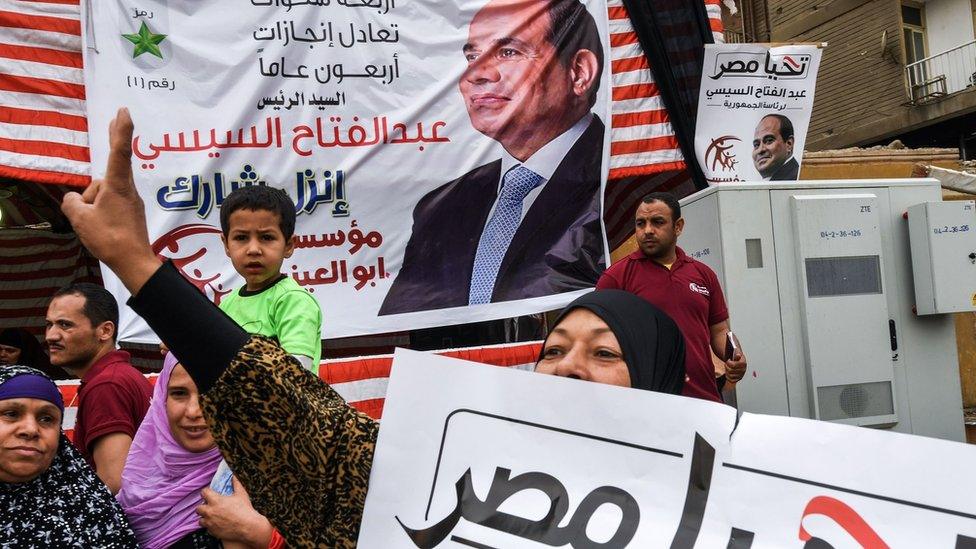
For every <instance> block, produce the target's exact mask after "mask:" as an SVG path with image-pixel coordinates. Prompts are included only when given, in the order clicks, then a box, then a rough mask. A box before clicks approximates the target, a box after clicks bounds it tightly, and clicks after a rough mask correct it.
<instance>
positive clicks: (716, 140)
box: [695, 44, 825, 185]
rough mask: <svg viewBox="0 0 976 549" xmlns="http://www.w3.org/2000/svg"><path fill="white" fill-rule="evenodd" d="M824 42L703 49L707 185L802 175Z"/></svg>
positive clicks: (701, 143)
mask: <svg viewBox="0 0 976 549" xmlns="http://www.w3.org/2000/svg"><path fill="white" fill-rule="evenodd" d="M824 46H825V44H793V45H786V46H773V45H769V44H708V45H706V46H705V61H704V68H703V70H702V85H701V92H700V95H699V98H698V123H697V128H696V131H695V152H696V154H697V156H698V162H699V163H700V164H701V167H702V171H703V172H704V173H705V178H706V180H707V181H708V183H709V185H717V184H720V183H731V182H736V181H796V180H797V179H799V175H800V164H801V163H802V162H803V146H804V145H805V144H806V137H807V129H808V128H809V127H810V115H811V113H812V112H813V95H814V90H815V89H816V84H817V72H818V70H819V68H820V56H821V53H822V48H823V47H824Z"/></svg>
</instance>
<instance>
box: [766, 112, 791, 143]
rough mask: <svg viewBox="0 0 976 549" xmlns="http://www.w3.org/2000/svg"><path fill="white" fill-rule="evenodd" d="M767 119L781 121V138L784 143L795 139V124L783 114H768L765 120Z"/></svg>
mask: <svg viewBox="0 0 976 549" xmlns="http://www.w3.org/2000/svg"><path fill="white" fill-rule="evenodd" d="M767 118H775V119H776V120H779V136H780V137H782V138H783V141H786V140H787V139H789V138H791V137H793V123H792V122H790V119H789V118H786V117H785V116H783V115H782V114H767V115H766V116H764V117H763V120H765V119H767Z"/></svg>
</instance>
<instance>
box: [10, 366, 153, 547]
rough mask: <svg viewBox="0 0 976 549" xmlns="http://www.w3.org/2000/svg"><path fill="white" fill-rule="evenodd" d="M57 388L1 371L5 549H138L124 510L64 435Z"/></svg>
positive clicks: (42, 379)
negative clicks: (23, 548) (70, 548)
mask: <svg viewBox="0 0 976 549" xmlns="http://www.w3.org/2000/svg"><path fill="white" fill-rule="evenodd" d="M63 415H64V401H63V400H62V398H61V393H60V392H59V391H58V387H57V385H55V384H54V382H53V381H51V379H50V378H49V377H47V376H46V375H44V374H43V373H41V372H40V371H39V370H35V369H33V368H28V367H27V366H16V365H15V366H5V367H3V368H0V509H2V512H0V547H25V548H33V547H37V548H41V547H102V548H109V549H116V548H129V547H138V544H137V543H136V538H135V535H134V534H133V533H132V530H131V529H130V528H129V524H128V523H127V522H126V520H125V515H124V514H123V513H122V508H121V507H119V504H118V503H116V501H115V498H113V497H112V494H111V493H109V491H108V488H106V487H105V485H104V484H102V481H101V480H99V479H98V477H97V476H95V472H94V471H92V469H91V467H89V466H88V464H87V463H85V460H84V458H82V457H81V454H79V453H78V451H77V450H75V447H74V446H73V445H72V444H71V442H70V441H68V439H67V438H66V437H65V436H64V433H63V432H62V431H61V420H62V417H63Z"/></svg>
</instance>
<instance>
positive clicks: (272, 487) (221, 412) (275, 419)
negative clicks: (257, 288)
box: [202, 336, 379, 547]
mask: <svg viewBox="0 0 976 549" xmlns="http://www.w3.org/2000/svg"><path fill="white" fill-rule="evenodd" d="M202 401H203V408H204V412H205V413H206V415H207V419H208V423H209V425H210V429H211V432H212V433H213V436H214V439H216V441H217V445H218V446H219V447H220V451H221V453H222V454H223V455H224V457H225V458H226V459H227V462H228V464H229V465H230V467H231V469H232V470H233V471H234V473H235V474H236V475H237V476H238V478H239V479H240V481H241V482H242V483H243V485H244V487H245V488H246V489H247V491H248V494H250V497H251V502H252V504H253V505H254V508H255V509H257V510H258V512H260V513H261V514H263V515H264V516H266V517H267V518H268V520H270V521H271V523H272V524H273V525H274V526H275V527H276V528H278V530H279V531H280V532H281V534H282V535H283V536H284V538H285V540H286V541H287V543H288V545H289V546H294V547H355V546H356V539H357V538H358V536H359V524H360V522H361V521H362V515H363V504H364V503H365V501H366V488H367V485H368V482H369V472H370V467H371V466H372V462H373V450H374V448H375V445H376V435H377V432H378V431H379V425H378V424H377V423H376V422H375V421H374V420H372V419H370V418H369V417H368V416H366V415H365V414H362V413H360V412H357V411H356V410H355V409H353V408H351V407H350V406H349V405H348V404H346V402H345V401H344V400H343V399H342V397H340V396H339V395H338V393H336V392H335V391H334V390H333V389H332V388H331V387H329V385H328V384H326V383H325V382H323V381H321V380H320V379H319V378H317V377H316V376H315V375H314V374H311V373H310V372H308V371H307V370H304V369H303V368H302V367H301V365H299V363H298V362H297V361H296V360H295V359H294V358H292V357H290V356H288V355H287V354H286V353H285V351H283V350H282V349H281V348H280V347H278V346H277V345H276V344H275V343H274V342H273V341H272V340H270V339H267V338H264V337H261V336H252V337H251V339H250V340H249V341H248V342H247V343H246V344H245V345H244V346H243V347H242V348H241V349H240V351H239V352H238V353H237V356H236V357H235V358H234V360H233V361H231V364H230V367H228V368H227V370H226V371H224V372H223V373H222V374H221V376H220V378H219V379H218V380H217V383H216V384H215V385H214V387H213V388H212V389H210V390H209V391H208V392H207V393H206V394H204V395H203V398H202Z"/></svg>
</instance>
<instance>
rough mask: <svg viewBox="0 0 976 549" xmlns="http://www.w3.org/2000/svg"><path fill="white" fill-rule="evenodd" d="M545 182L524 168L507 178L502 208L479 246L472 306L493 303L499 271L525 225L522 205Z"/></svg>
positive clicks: (501, 196)
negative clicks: (514, 239)
mask: <svg viewBox="0 0 976 549" xmlns="http://www.w3.org/2000/svg"><path fill="white" fill-rule="evenodd" d="M542 181H543V179H542V176H541V175H539V174H537V173H535V172H533V171H532V170H530V169H528V168H526V167H524V166H518V167H516V168H512V169H511V170H509V171H508V172H507V173H506V174H505V177H504V178H503V181H502V190H501V193H499V195H498V204H497V205H496V206H495V211H494V213H492V215H491V219H489V220H488V224H487V225H485V230H484V232H482V233H481V241H479V242H478V253H477V254H476V255H475V256H474V270H473V271H472V273H471V290H470V292H469V293H468V303H470V304H472V305H475V304H478V303H488V302H489V301H491V294H492V291H493V290H494V289H495V279H496V278H498V269H499V267H501V265H502V259H503V258H504V257H505V252H507V251H508V246H509V245H510V244H511V243H512V237H513V236H515V230H516V229H518V226H519V223H520V222H521V221H522V201H523V200H525V197H526V196H527V195H528V194H529V192H531V191H532V189H534V188H536V187H538V186H539V185H540V184H541V183H542Z"/></svg>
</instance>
